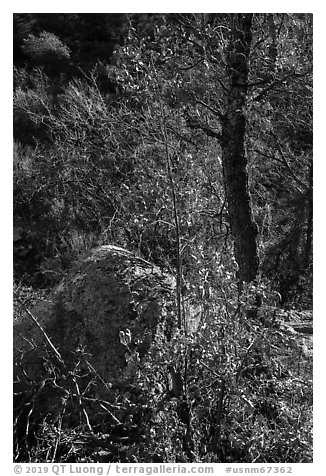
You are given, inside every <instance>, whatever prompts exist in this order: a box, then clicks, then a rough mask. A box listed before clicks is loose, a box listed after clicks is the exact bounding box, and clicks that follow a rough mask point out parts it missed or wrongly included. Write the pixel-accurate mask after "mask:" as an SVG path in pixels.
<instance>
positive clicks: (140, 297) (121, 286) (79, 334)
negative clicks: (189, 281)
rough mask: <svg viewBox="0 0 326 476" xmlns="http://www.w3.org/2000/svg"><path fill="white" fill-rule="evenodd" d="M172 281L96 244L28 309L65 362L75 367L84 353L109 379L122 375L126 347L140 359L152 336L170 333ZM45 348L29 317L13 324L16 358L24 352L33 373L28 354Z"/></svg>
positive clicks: (118, 250) (147, 265)
mask: <svg viewBox="0 0 326 476" xmlns="http://www.w3.org/2000/svg"><path fill="white" fill-rule="evenodd" d="M174 285H175V284H174V279H173V278H172V277H170V276H167V275H164V274H162V272H161V271H160V270H159V269H158V268H157V267H155V266H153V265H151V264H150V263H148V262H146V261H144V260H142V259H141V258H138V257H136V256H135V255H133V254H132V253H130V252H128V251H126V250H124V249H122V248H118V247H115V246H111V245H107V246H101V247H99V248H97V249H95V250H93V251H92V252H91V253H90V254H89V256H87V257H86V258H84V259H83V260H81V261H80V262H79V263H77V265H76V266H74V267H73V269H72V270H71V271H70V272H69V274H68V275H67V276H66V278H65V279H64V280H63V281H62V283H61V284H60V285H59V286H58V288H57V289H56V291H55V293H54V295H53V299H52V302H51V303H48V305H44V304H43V305H42V307H41V308H38V309H35V310H33V315H34V316H35V317H36V318H37V320H38V322H39V323H40V324H41V326H42V328H43V329H44V331H45V333H46V334H47V335H48V337H49V338H50V340H51V342H52V343H53V345H54V346H55V348H56V349H57V350H58V352H59V353H60V355H61V357H62V359H63V361H64V362H65V364H66V365H68V366H69V367H70V366H72V365H75V364H76V362H77V360H78V359H79V360H81V355H84V356H85V360H87V362H88V363H89V364H90V365H91V367H93V368H94V369H95V371H96V372H98V374H99V375H100V376H101V377H102V378H103V379H104V380H105V381H107V382H111V381H112V380H114V379H116V378H119V376H121V375H122V374H123V372H124V369H125V368H126V365H127V364H126V352H127V353H128V352H129V349H130V350H131V353H135V352H138V354H139V356H140V358H141V357H142V356H143V355H144V354H146V352H147V351H148V350H149V348H150V345H151V343H152V341H153V339H155V335H157V334H160V333H161V334H162V333H167V334H169V332H171V330H172V328H173V326H174V321H175V319H176V316H175V300H174ZM126 329H129V330H130V333H131V342H130V345H129V349H128V351H127V350H126V346H125V345H123V344H122V343H121V342H120V338H119V333H120V332H124V331H125V330H126ZM44 346H46V347H47V349H48V350H51V349H50V346H49V344H48V342H47V341H46V338H45V336H44V333H43V332H41V331H40V329H39V328H38V327H37V325H36V324H35V323H34V322H33V321H32V319H31V318H30V316H28V315H26V316H25V317H24V318H23V319H22V320H21V321H19V322H18V323H16V325H15V329H14V347H15V356H16V360H17V357H18V356H19V355H20V354H21V355H24V359H25V364H26V365H27V366H28V367H31V365H32V366H35V365H36V369H35V370H34V372H35V371H36V372H39V369H37V364H36V363H35V362H34V361H33V354H34V357H36V356H38V355H39V350H40V348H41V347H44ZM36 360H38V359H37V358H36ZM25 370H26V369H25ZM30 370H31V371H32V369H30ZM34 372H33V371H32V374H33V373H34ZM31 377H32V378H33V377H34V375H31Z"/></svg>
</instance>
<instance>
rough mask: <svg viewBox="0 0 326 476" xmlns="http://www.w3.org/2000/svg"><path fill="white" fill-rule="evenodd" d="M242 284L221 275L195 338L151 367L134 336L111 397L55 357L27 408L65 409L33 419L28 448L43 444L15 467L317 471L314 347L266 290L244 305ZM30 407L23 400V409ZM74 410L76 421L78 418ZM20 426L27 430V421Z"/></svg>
mask: <svg viewBox="0 0 326 476" xmlns="http://www.w3.org/2000/svg"><path fill="white" fill-rule="evenodd" d="M233 282H234V277H233V276H232V275H227V274H225V272H221V273H220V280H219V283H218V286H217V287H216V289H215V290H214V291H213V292H212V295H211V298H210V306H209V310H208V311H207V312H206V313H205V317H204V318H202V321H201V322H200V323H197V324H198V327H197V328H196V329H194V328H193V332H187V333H185V332H180V333H179V334H178V333H177V334H175V335H174V336H173V337H172V339H171V340H166V339H165V338H164V336H163V334H162V336H161V339H158V340H157V342H156V344H155V345H154V346H153V347H152V348H151V351H150V352H149V354H148V355H147V356H146V358H145V359H144V360H141V361H140V360H139V358H138V356H137V355H136V354H135V353H133V351H132V350H131V348H132V343H133V339H134V337H133V336H132V334H130V331H129V330H128V329H126V330H125V332H120V342H121V343H122V344H123V345H125V347H126V365H127V367H126V372H125V374H124V377H123V379H121V380H120V381H119V382H117V383H116V384H114V385H113V386H112V384H109V383H107V382H104V381H103V380H102V379H101V378H100V376H99V375H98V374H97V372H96V369H94V368H93V367H89V364H88V367H87V362H88V360H89V359H88V357H87V355H83V353H82V352H79V354H78V355H77V354H76V369H75V371H74V372H69V375H68V374H67V375H66V373H65V371H64V368H62V366H61V365H60V363H59V362H57V359H56V358H55V356H54V355H53V353H52V352H50V350H46V351H45V355H44V359H45V362H47V364H46V366H45V368H47V369H48V375H45V377H44V382H45V385H44V386H42V388H41V389H40V390H37V389H38V388H39V387H38V385H37V382H35V383H34V385H35V389H34V390H35V391H34V392H33V390H32V388H31V395H29V396H26V395H25V397H24V398H25V400H26V398H27V401H29V402H31V400H32V401H33V402H34V405H35V408H37V404H38V402H39V401H40V399H41V401H42V399H43V401H46V398H47V394H48V393H49V392H51V394H52V401H54V399H57V398H59V396H60V395H61V394H62V392H64V394H65V397H64V398H61V400H60V401H61V403H59V405H58V407H57V409H56V414H55V415H57V416H56V417H55V415H53V412H52V410H51V411H49V412H48V414H47V415H44V416H43V417H42V418H38V417H39V416H38V415H34V414H33V412H32V411H31V412H30V413H29V417H28V418H29V425H28V427H29V428H30V432H31V434H30V437H32V435H33V432H35V431H36V429H37V428H40V430H41V433H38V437H37V444H36V445H32V446H31V448H30V449H28V447H25V448H24V444H20V446H18V447H17V450H18V452H17V453H16V457H17V459H18V460H25V461H26V458H27V460H30V461H34V462H43V461H49V460H52V461H53V460H55V461H61V462H68V461H69V462H89V461H93V462H94V461H102V462H114V461H124V462H133V463H135V462H147V463H148V462H170V463H171V462H235V461H236V462H247V463H249V462H262V463H264V462H284V461H286V462H310V461H311V454H310V448H311V438H312V434H311V430H312V429H311V406H312V392H311V385H310V383H311V354H310V351H309V347H310V344H309V338H308V340H303V341H302V340H300V338H299V336H297V335H295V334H293V332H291V331H290V329H289V328H288V327H287V325H286V321H285V317H286V316H285V315H282V314H281V313H280V312H279V310H278V309H277V307H276V306H275V304H276V302H277V301H278V299H279V296H277V294H275V293H274V292H272V291H271V290H270V288H269V285H268V283H264V282H261V283H258V284H257V285H256V286H250V288H248V289H245V290H244V292H243V295H242V296H240V298H238V295H237V289H236V287H235V286H232V283H233ZM257 292H258V293H259V294H260V295H261V296H262V299H263V304H262V306H261V308H260V311H259V316H258V318H257V320H251V321H248V319H247V309H248V307H250V306H251V302H252V301H253V298H254V297H255V296H256V294H257ZM262 322H263V324H262ZM87 368H88V370H86V369H87ZM105 386H106V387H107V388H105ZM101 387H103V390H104V394H105V395H106V397H105V398H102V399H101V398H100V397H95V396H94V392H99V391H100V392H102V393H103V390H100V388H101ZM76 389H77V391H76ZM58 392H59V393H58ZM221 399H222V400H223V410H222V412H220V403H219V402H220V401H221ZM25 400H24V399H23V400H21V397H17V400H16V405H18V406H19V405H22V402H23V401H25ZM76 405H77V407H78V406H80V408H81V411H80V419H79V421H74V420H71V416H70V415H71V413H72V412H71V410H70V408H76ZM22 408H23V407H22ZM17 424H18V427H17V428H18V429H19V428H21V424H22V417H20V420H18V422H17ZM19 424H20V426H19ZM35 425H36V427H35ZM22 430H23V428H21V429H20V431H22ZM17 431H19V430H17ZM77 432H78V435H79V436H78V438H76V434H77ZM77 440H78V441H77ZM51 441H52V442H53V444H51V445H50V442H51ZM289 442H291V444H289ZM26 451H27V453H26Z"/></svg>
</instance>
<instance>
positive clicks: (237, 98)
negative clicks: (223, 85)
mask: <svg viewBox="0 0 326 476" xmlns="http://www.w3.org/2000/svg"><path fill="white" fill-rule="evenodd" d="M252 17H253V15H252V14H236V15H234V16H233V17H232V19H231V25H230V37H229V45H228V51H227V66H226V70H227V76H228V80H229V85H228V94H227V102H226V109H225V113H224V116H223V118H222V133H221V146H222V158H223V173H224V185H225V193H226V199H227V203H228V212H229V216H230V224H231V232H232V235H233V239H234V252H235V259H236V261H237V263H238V266H239V280H240V283H241V282H242V281H245V282H250V281H253V280H254V279H255V278H256V276H257V274H258V264H259V261H258V252H257V241H256V238H257V233H258V230H257V226H256V224H255V223H254V221H253V217H252V211H251V204H250V196H249V189H248V173H247V157H246V152H245V136H246V115H245V105H246V101H247V94H248V75H249V55H250V47H251V41H252V31H251V28H252Z"/></svg>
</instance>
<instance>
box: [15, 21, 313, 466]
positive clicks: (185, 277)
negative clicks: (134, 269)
mask: <svg viewBox="0 0 326 476" xmlns="http://www.w3.org/2000/svg"><path fill="white" fill-rule="evenodd" d="M233 23H234V14H131V15H129V16H128V15H125V14H121V15H112V14H105V15H101V16H99V15H96V14H95V15H92V14H75V15H74V14H62V15H61V14H60V15H59V14H17V15H15V17H14V27H15V33H14V45H15V49H14V52H15V68H14V139H15V142H14V224H15V227H16V229H19V230H20V231H19V237H18V239H17V240H16V241H15V243H14V271H15V279H16V283H17V286H18V289H21V290H22V294H23V301H25V297H26V296H25V294H24V293H25V291H24V290H26V293H27V297H28V295H29V293H30V295H31V299H32V298H33V296H34V293H36V295H37V293H38V291H37V288H44V287H49V288H51V287H53V286H54V285H55V284H56V283H57V282H59V281H60V279H61V277H62V276H63V275H64V274H65V272H66V270H67V269H68V268H69V267H70V266H71V264H72V263H73V262H74V261H75V260H76V259H77V258H78V256H79V255H80V254H83V253H84V252H85V251H87V250H88V249H90V248H91V247H93V246H96V245H98V244H104V243H108V242H109V243H112V244H116V245H118V246H122V247H126V248H127V249H129V250H131V251H134V252H135V253H137V254H139V255H141V256H143V257H144V258H145V259H147V260H150V261H151V262H153V263H155V264H157V265H159V266H160V267H161V268H162V269H164V270H168V271H169V272H170V273H172V274H174V275H175V276H176V277H177V295H178V310H176V320H177V319H179V321H180V322H179V328H180V330H179V334H177V335H176V336H174V337H173V339H172V340H171V341H170V342H166V341H164V340H163V341H162V342H161V344H157V345H156V347H155V348H153V349H152V351H151V354H150V355H148V357H147V360H146V361H144V362H141V363H140V364H139V363H138V362H137V366H138V364H139V365H140V367H139V369H138V370H137V371H135V372H130V375H129V377H128V378H129V381H128V378H127V377H126V382H124V384H123V385H122V384H121V387H119V388H116V389H114V392H115V393H114V397H112V401H110V405H113V406H112V407H111V406H109V407H107V408H106V410H104V409H103V408H102V407H101V405H102V404H103V402H99V401H92V402H91V400H88V403H87V405H90V407H87V414H88V415H91V416H92V418H93V417H94V419H95V420H96V425H98V426H96V428H97V430H98V437H97V436H95V435H94V433H92V432H91V431H90V430H89V428H88V426H87V424H85V415H84V413H83V412H82V415H81V419H80V421H79V422H69V419H68V420H67V414H69V411H68V407H69V405H72V406H73V405H75V404H76V401H77V399H78V395H77V394H76V391H75V390H73V388H75V387H74V385H75V383H74V381H73V380H71V379H72V377H71V376H69V377H67V376H66V375H65V374H64V373H62V369H60V368H59V367H58V366H57V364H54V363H53V357H51V355H50V354H47V353H46V355H45V356H44V359H45V360H46V361H47V362H49V368H51V369H52V370H51V372H52V373H51V372H50V374H49V376H48V378H49V379H48V381H47V382H48V383H47V386H46V391H49V392H51V390H53V388H55V386H56V384H57V382H58V381H59V380H60V382H61V383H62V385H63V386H65V385H66V384H67V383H65V382H66V380H65V379H66V377H67V379H68V381H69V384H67V385H68V387H67V388H66V387H65V388H66V391H67V392H68V393H67V396H68V400H67V402H68V403H67V405H68V406H67V407H62V406H61V407H60V408H61V413H60V416H59V417H58V419H57V420H53V421H51V420H49V419H47V418H46V417H45V418H44V419H43V420H42V421H41V422H38V423H37V425H38V427H39V428H40V429H41V437H40V438H39V439H38V440H37V443H36V444H35V445H34V446H33V448H31V449H29V450H28V452H27V453H28V454H27V456H26V454H24V455H22V454H20V453H19V451H18V453H19V454H17V458H18V459H19V458H20V459H24V458H29V459H30V460H31V461H34V462H36V461H49V460H51V459H52V460H55V459H56V458H59V459H60V461H69V460H74V461H91V458H92V455H94V454H96V455H97V456H96V457H97V458H99V460H102V459H101V458H103V460H108V461H122V460H123V461H129V462H135V461H145V462H148V461H149V460H150V461H169V462H172V461H176V462H177V461H180V462H181V461H198V462H199V461H200V462H204V461H205V462H222V461H223V462H226V461H230V462H231V461H237V462H241V461H246V462H268V461H270V462H272V461H275V462H281V461H285V460H286V461H288V462H308V461H311V454H310V452H311V435H310V429H311V379H310V375H311V368H310V366H311V356H310V355H309V352H307V351H306V350H304V349H305V346H306V347H307V345H308V344H309V342H310V341H309V339H308V338H307V339H308V340H307V341H304V340H303V341H301V340H300V338H299V337H296V336H294V335H292V334H289V330H288V328H287V327H286V325H284V319H285V317H286V314H284V315H282V312H281V311H280V309H279V308H280V306H282V308H295V309H310V308H311V306H312V219H313V213H312V212H313V203H312V195H313V194H312V191H313V183H312V135H313V134H312V19H311V15H309V14H255V15H254V16H253V22H252V28H251V34H252V47H251V51H250V56H249V63H248V66H249V77H248V89H247V93H246V101H245V106H244V111H243V112H244V115H245V119H246V131H245V132H246V134H245V152H246V160H247V162H248V166H247V172H248V175H249V191H250V199H251V209H252V215H253V219H254V221H255V223H256V224H257V227H258V232H259V234H258V251H259V258H260V263H261V266H260V274H259V276H257V281H256V282H255V283H254V284H251V285H248V286H247V287H246V286H244V288H243V289H242V290H241V289H238V288H237V277H236V273H237V267H238V264H237V263H236V261H235V258H234V252H233V238H234V237H233V238H232V235H231V219H230V214H229V211H228V204H227V203H226V193H225V168H224V167H223V150H224V149H223V140H222V139H223V137H222V133H223V120H224V118H225V113H226V109H227V107H228V104H229V103H228V100H229V99H230V96H229V92H230V88H231V86H232V85H231V84H230V75H229V70H228V67H227V64H228V60H229V56H228V55H229V54H230V51H231V50H230V45H231V43H230V41H231V40H230V38H231V36H230V35H231V31H232V25H233ZM30 286H33V288H30ZM34 288H35V289H34ZM239 292H240V294H241V293H242V295H239ZM18 294H19V293H18ZM278 295H280V296H281V297H280V298H278ZM24 296H25V297H24ZM33 299H34V298H33ZM33 299H32V301H33ZM33 302H34V301H33ZM260 302H261V305H259V303H260ZM189 303H191V304H192V305H195V308H196V307H198V309H200V315H201V316H202V319H201V321H200V323H199V324H198V322H193V321H191V322H185V320H186V316H188V314H189V313H188V311H189ZM27 304H28V302H27ZM187 313H188V314H187ZM18 314H19V312H18ZM197 324H198V325H199V327H198V331H197V332H192V329H193V327H194V326H195V327H196V325H197ZM187 326H188V327H187ZM307 342H308V344H307ZM306 344H307V345H306ZM290 349H291V350H290ZM134 358H135V356H132V355H131V356H130V359H131V360H130V362H129V363H130V366H131V367H132V363H133V359H134ZM81 359H82V356H81ZM295 362H296V363H298V362H299V364H298V365H294V363H295ZM300 362H301V364H300ZM137 368H138V367H137ZM172 375H173V376H174V377H175V378H176V379H179V383H180V381H181V382H182V385H181V389H180V385H179V390H177V391H176V388H174V387H175V382H174V383H173V382H172V383H171V379H172V380H173V378H172ZM74 378H75V379H76V380H77V381H78V382H79V384H80V386H83V385H85V392H86V393H85V397H87V398H89V399H92V398H93V397H94V395H93V394H92V392H91V391H90V393H88V391H89V388H90V387H88V384H89V382H92V384H93V382H95V381H96V385H103V382H102V383H100V382H99V380H98V376H96V374H94V372H93V371H89V379H90V380H89V381H88V382H86V383H85V381H81V380H79V379H80V375H79V373H78V371H77V370H76V373H75V376H74ZM180 379H181V380H180ZM36 386H37V385H36ZM127 388H128V390H127ZM38 395H39V394H37V397H35V398H39V396H38ZM44 395H45V394H44ZM222 397H223V402H222ZM44 398H45V397H44ZM115 406H116V407H115ZM85 408H86V407H85ZM108 408H109V409H111V410H112V408H114V409H115V410H117V412H116V413H115V412H113V414H114V416H115V417H116V418H117V419H118V421H119V423H117V422H116V421H115V420H114V418H113V417H112V416H109V417H108V415H109V410H108ZM111 410H110V411H111ZM103 412H104V413H105V412H107V413H106V417H107V419H106V420H105V424H104V423H103V425H102V426H101V424H100V423H98V421H101V418H102V417H103ZM83 415H84V416H83ZM110 418H111V419H110ZM140 422H142V424H141V425H140ZM136 428H137V430H136ZM81 432H82V435H83V439H81V440H80V441H81V442H80V443H76V434H77V433H78V434H79V435H80V434H81ZM115 432H116V433H117V434H118V436H117V434H116V440H115V441H114V438H113V435H114V433H115ZM119 432H121V433H119ZM133 432H134V433H133ZM126 435H127V438H128V444H124V441H125V440H123V438H124V437H125V436H126ZM289 442H291V444H290V445H289ZM50 443H51V445H52V444H53V445H52V446H53V448H54V449H53V453H51V452H50V453H51V454H50V453H49V450H48V448H49V445H50ZM105 445H108V446H109V447H110V448H111V449H110V450H108V452H107V453H106V452H105V451H106V450H105V449H104V446H105ZM110 445H111V446H110ZM94 448H96V450H95V449H94Z"/></svg>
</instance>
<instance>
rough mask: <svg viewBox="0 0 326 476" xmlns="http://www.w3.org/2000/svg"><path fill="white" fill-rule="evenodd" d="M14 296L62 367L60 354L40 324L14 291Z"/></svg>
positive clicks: (62, 362)
mask: <svg viewBox="0 0 326 476" xmlns="http://www.w3.org/2000/svg"><path fill="white" fill-rule="evenodd" d="M14 294H15V296H16V299H17V301H18V302H19V304H20V305H21V306H22V307H23V309H24V311H25V312H26V313H27V314H28V315H29V317H30V318H31V319H32V321H33V322H34V324H36V325H37V327H38V328H39V329H40V331H41V332H42V334H43V335H44V337H45V339H46V340H47V342H48V344H49V346H50V347H51V349H52V350H53V352H54V353H55V356H56V357H57V359H58V360H59V362H60V363H61V364H63V365H65V363H64V360H63V359H62V357H61V355H60V352H59V351H58V350H57V349H56V347H55V346H54V345H53V344H52V342H51V339H50V337H49V336H48V335H47V333H46V332H45V330H44V329H43V327H42V326H41V324H40V323H39V322H38V320H37V319H36V317H35V316H33V314H32V313H31V311H30V310H29V309H27V307H26V306H25V304H24V303H23V302H22V300H21V299H20V298H19V297H18V296H17V293H16V291H14Z"/></svg>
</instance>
